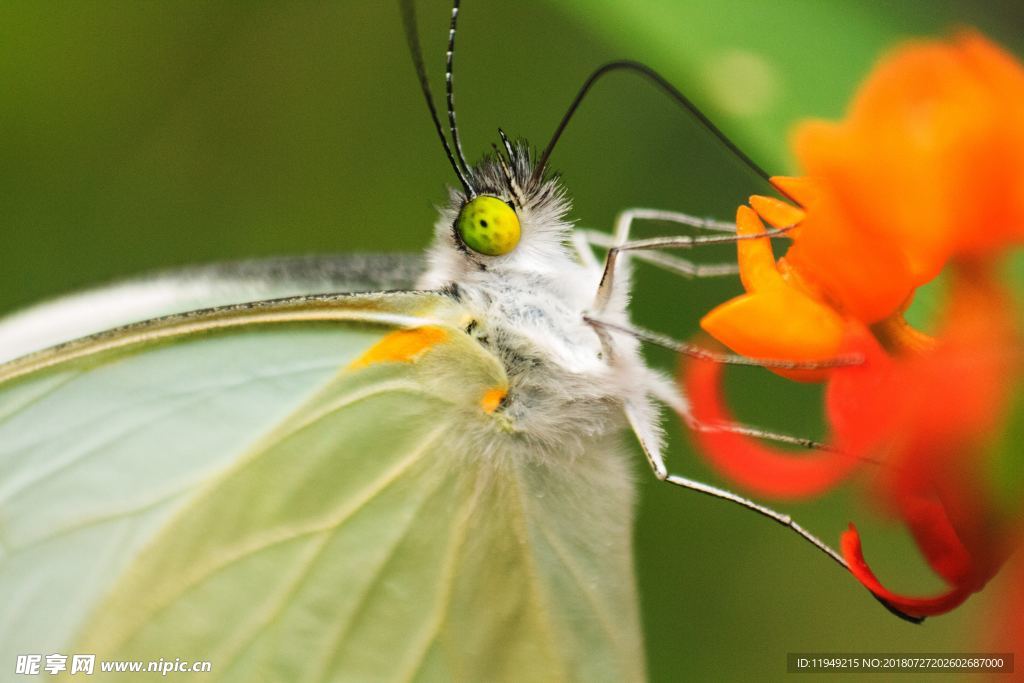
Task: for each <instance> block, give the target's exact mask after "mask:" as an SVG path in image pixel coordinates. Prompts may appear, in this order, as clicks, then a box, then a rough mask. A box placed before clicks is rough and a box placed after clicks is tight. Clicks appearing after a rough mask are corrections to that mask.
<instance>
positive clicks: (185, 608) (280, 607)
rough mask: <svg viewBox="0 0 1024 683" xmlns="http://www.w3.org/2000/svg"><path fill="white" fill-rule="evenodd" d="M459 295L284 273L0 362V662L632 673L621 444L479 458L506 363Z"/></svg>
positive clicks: (346, 671) (497, 427)
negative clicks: (284, 284) (549, 457)
mask: <svg viewBox="0 0 1024 683" xmlns="http://www.w3.org/2000/svg"><path fill="white" fill-rule="evenodd" d="M466 316H467V312H466V311H465V310H464V309H463V307H462V305H461V304H459V303H458V302H457V301H455V300H454V299H452V298H449V297H447V296H444V295H441V294H433V293H393V294H381V295H353V296H329V297H301V298H297V299H291V300H284V301H275V302H267V303H261V304H253V305H242V306H234V307H227V308H221V309H216V310H212V311H206V312H200V313H195V314H187V315H179V316H172V317H170V318H167V319H163V320H158V321H151V322H146V323H142V324H137V325H132V326H129V327H127V328H123V329H120V330H116V331H114V332H111V333H105V334H101V335H97V336H94V337H92V338H89V339H86V340H82V341H78V342H72V343H70V344H66V345H64V346H61V347H58V348H56V349H52V350H49V351H45V352H42V353H40V354H35V355H33V356H29V357H27V358H24V359H21V360H19V361H16V362H14V363H10V364H7V365H6V366H0V539H2V541H3V543H2V545H0V548H2V555H0V594H3V595H5V596H17V597H16V598H15V599H13V600H10V601H8V602H7V604H5V605H4V607H3V612H2V616H0V649H2V650H3V651H2V652H0V661H3V660H6V661H11V660H12V659H13V657H14V656H15V655H16V654H19V653H26V652H44V653H47V652H84V653H96V654H97V656H98V657H99V658H100V659H132V660H139V661H149V660H158V659H160V658H165V659H172V658H174V657H182V658H186V657H187V658H189V659H192V660H208V661H210V662H212V666H213V671H212V673H211V674H207V677H209V678H210V679H211V680H217V681H235V680H237V681H252V680H269V681H306V680H317V681H319V680H374V681H389V680H403V681H404V680H414V679H415V680H639V679H641V678H642V677H643V675H644V674H643V666H644V665H643V651H642V642H641V638H640V635H639V634H640V631H639V619H638V615H637V604H636V603H637V601H636V595H635V588H634V581H633V576H632V560H631V547H630V533H631V530H630V526H631V521H632V519H631V504H632V501H631V500H630V495H629V487H624V486H623V485H622V482H623V481H624V480H625V479H626V478H628V473H627V472H626V471H625V468H624V465H623V461H622V459H621V458H619V457H617V456H618V455H619V454H618V453H616V452H615V448H614V444H603V443H595V444H593V446H592V447H591V448H590V449H589V450H588V452H587V462H585V463H584V462H578V463H557V464H553V463H550V462H540V461H531V460H529V459H514V458H509V457H507V455H508V453H509V452H512V451H508V452H506V451H505V450H503V449H502V447H501V446H500V444H501V443H504V442H503V441H502V439H511V440H512V441H513V442H514V441H516V440H517V439H518V438H519V436H518V435H516V434H515V433H514V431H510V430H511V429H512V428H511V426H510V425H509V423H508V421H507V420H506V419H505V418H504V417H503V416H502V415H501V412H500V410H499V409H497V407H496V406H495V404H494V402H493V401H490V400H485V399H486V398H487V397H488V396H493V395H494V392H496V391H497V392H499V393H500V392H501V391H505V390H507V389H508V378H507V377H506V376H505V372H504V369H503V367H502V365H501V364H500V363H499V362H498V361H497V359H496V358H495V357H494V356H493V355H491V354H490V352H488V351H487V350H485V349H484V348H483V347H481V346H480V345H479V344H478V343H477V342H476V341H475V340H474V339H473V338H472V337H470V336H469V335H467V334H465V333H464V332H463V331H462V330H463V326H464V324H465V319H466ZM520 451H521V449H519V450H516V452H520Z"/></svg>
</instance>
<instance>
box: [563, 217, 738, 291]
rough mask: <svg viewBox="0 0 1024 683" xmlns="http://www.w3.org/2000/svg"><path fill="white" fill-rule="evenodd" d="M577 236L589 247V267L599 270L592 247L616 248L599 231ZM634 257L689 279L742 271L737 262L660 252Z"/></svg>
mask: <svg viewBox="0 0 1024 683" xmlns="http://www.w3.org/2000/svg"><path fill="white" fill-rule="evenodd" d="M577 236H579V238H580V239H582V240H584V243H585V244H587V245H588V246H587V250H588V252H589V253H590V261H589V262H588V261H584V262H585V263H587V264H588V265H590V264H591V262H592V264H593V267H594V268H597V266H598V264H597V260H596V259H594V257H593V252H591V251H590V246H594V247H599V248H601V249H611V248H612V247H614V246H615V238H614V237H612V236H611V235H609V234H607V233H604V232H601V231H599V230H588V229H581V230H577V231H576V232H575V233H574V240H575V239H576V237H577ZM634 256H635V258H637V259H638V260H640V261H643V262H645V263H649V264H650V265H652V266H655V267H656V268H660V269H662V270H665V271H668V272H670V273H674V274H676V275H679V276H681V277H684V278H687V279H690V278H709V277H723V276H728V275H736V274H737V273H739V270H740V269H739V265H737V264H736V263H735V262H732V263H695V262H693V261H690V260H689V259H684V258H680V257H678V256H674V255H672V254H665V253H662V252H660V251H638V252H636V253H635V254H634Z"/></svg>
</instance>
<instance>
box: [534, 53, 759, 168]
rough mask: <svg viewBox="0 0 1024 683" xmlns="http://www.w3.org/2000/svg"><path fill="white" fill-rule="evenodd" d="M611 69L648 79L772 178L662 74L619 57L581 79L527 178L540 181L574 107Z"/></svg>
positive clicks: (746, 162)
mask: <svg viewBox="0 0 1024 683" xmlns="http://www.w3.org/2000/svg"><path fill="white" fill-rule="evenodd" d="M613 71H629V72H631V73H635V74H638V75H639V76H642V77H643V78H646V79H647V80H649V81H651V82H652V83H653V84H654V85H655V86H656V87H657V88H658V89H659V90H661V91H662V92H664V93H665V94H667V95H668V96H669V97H671V98H672V100H673V101H674V102H675V103H676V104H678V105H679V106H681V107H682V108H683V109H684V110H686V112H688V113H689V114H690V115H691V116H693V117H694V118H695V119H697V121H698V122H699V123H700V124H701V126H703V127H704V129H705V130H707V131H708V132H709V133H711V134H712V135H714V136H715V137H716V138H717V139H718V141H719V142H721V143H722V144H723V145H724V146H725V148H726V149H727V150H729V152H731V153H732V154H733V155H734V156H735V157H736V158H737V159H739V160H740V161H741V162H742V163H743V164H744V165H745V166H746V167H747V168H749V169H750V170H751V171H753V172H754V173H756V174H757V175H758V176H760V177H761V178H762V179H764V180H765V181H766V182H769V183H770V182H771V180H770V176H769V175H768V174H767V173H766V172H765V171H764V169H763V168H761V167H760V166H758V165H757V163H756V162H755V161H754V160H753V159H751V158H750V157H749V156H747V155H746V154H745V153H744V152H743V150H741V149H740V148H739V147H738V146H737V145H736V143H734V142H733V141H732V140H730V139H729V137H728V136H727V135H726V134H725V133H723V132H722V131H721V130H720V129H719V128H718V126H716V125H715V124H714V123H712V122H711V119H709V118H708V117H707V116H705V115H704V112H702V111H701V110H700V109H699V108H698V107H697V105H695V104H694V103H693V102H691V101H690V99H689V98H688V97H687V96H686V95H684V94H683V93H682V92H680V91H679V89H678V88H676V87H675V86H674V85H672V84H671V83H669V82H668V81H667V80H666V79H665V78H664V77H663V76H662V75H661V74H659V73H658V72H657V71H655V70H654V69H652V68H651V67H649V66H647V65H646V64H641V63H639V62H634V61H630V60H619V61H615V62H609V63H607V64H605V65H604V66H602V67H600V68H598V69H597V70H595V71H594V72H593V73H592V74H590V76H589V77H588V78H587V80H586V81H584V82H583V86H582V87H581V88H580V90H579V92H578V93H576V97H575V98H574V99H573V101H572V104H570V105H569V109H568V110H567V111H566V112H565V115H564V116H563V117H562V120H561V121H560V122H559V124H558V127H557V128H555V132H554V134H553V135H552V136H551V140H550V141H549V142H548V144H547V147H545V148H544V151H543V152H542V153H541V155H540V159H539V161H538V162H537V167H536V168H535V169H534V171H533V176H532V177H531V178H530V181H531V182H532V183H535V182H537V181H539V180H540V178H541V176H542V175H543V174H544V169H545V167H546V166H547V163H548V159H549V158H550V157H551V152H552V151H553V150H554V148H555V145H556V144H558V140H559V138H561V137H562V133H563V132H565V128H566V126H568V125H569V121H571V120H572V117H573V115H574V114H575V113H576V110H577V109H579V106H580V104H581V103H582V102H583V99H584V98H585V97H586V96H587V93H589V92H590V90H591V88H593V87H594V85H595V84H596V83H597V82H598V81H599V80H601V78H602V77H604V76H605V75H607V74H610V73H612V72H613Z"/></svg>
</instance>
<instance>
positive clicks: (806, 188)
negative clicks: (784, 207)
mask: <svg viewBox="0 0 1024 683" xmlns="http://www.w3.org/2000/svg"><path fill="white" fill-rule="evenodd" d="M771 181H772V185H774V186H775V187H777V188H779V190H780V191H781V192H782V193H783V194H784V195H786V196H787V197H789V198H790V199H792V200H793V201H795V202H796V203H798V204H800V206H804V207H806V206H809V205H810V204H812V203H813V202H814V201H815V200H817V198H818V195H819V193H820V192H821V188H820V187H819V186H818V183H817V182H815V180H814V179H813V178H808V177H801V178H791V177H787V176H781V175H777V176H772V177H771Z"/></svg>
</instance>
